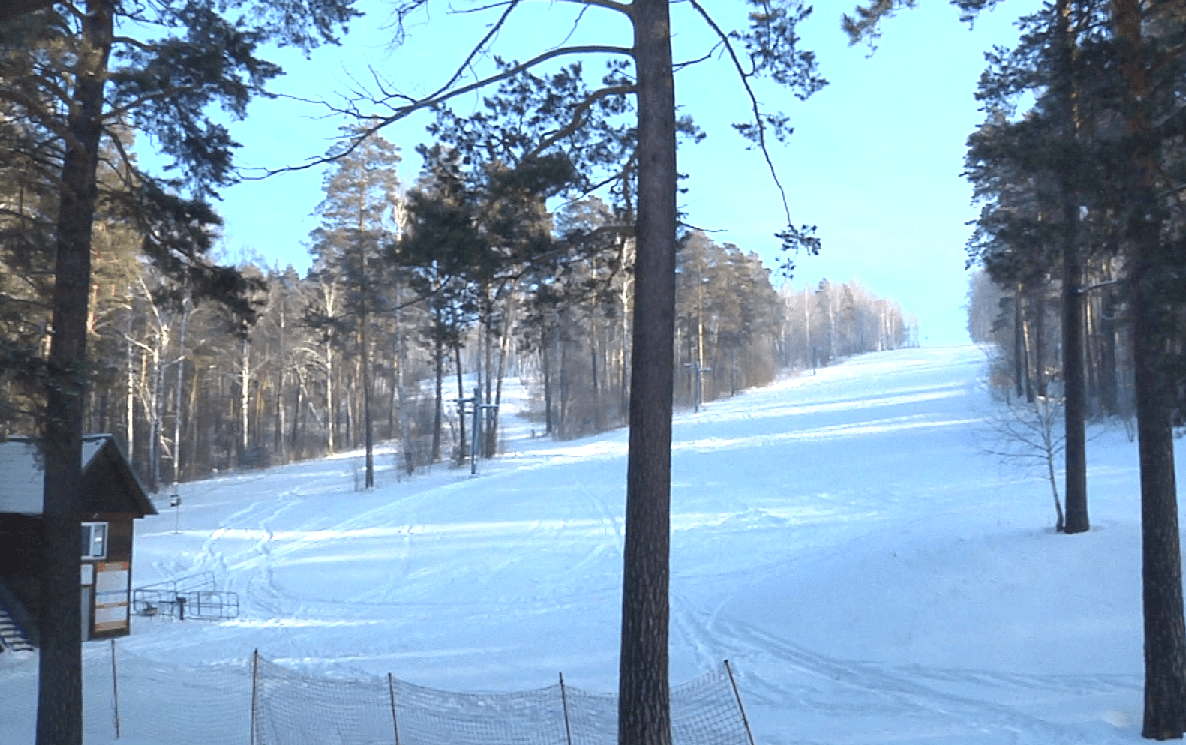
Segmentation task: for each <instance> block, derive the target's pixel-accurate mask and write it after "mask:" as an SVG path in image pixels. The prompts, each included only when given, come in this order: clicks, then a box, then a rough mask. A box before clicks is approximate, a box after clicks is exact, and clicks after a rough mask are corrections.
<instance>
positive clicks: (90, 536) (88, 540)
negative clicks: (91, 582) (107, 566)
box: [82, 523, 107, 559]
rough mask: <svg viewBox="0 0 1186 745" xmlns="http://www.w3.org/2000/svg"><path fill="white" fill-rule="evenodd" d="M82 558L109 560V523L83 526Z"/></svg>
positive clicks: (85, 524) (84, 524)
mask: <svg viewBox="0 0 1186 745" xmlns="http://www.w3.org/2000/svg"><path fill="white" fill-rule="evenodd" d="M82 558H84V559H106V558H107V523H83V524H82Z"/></svg>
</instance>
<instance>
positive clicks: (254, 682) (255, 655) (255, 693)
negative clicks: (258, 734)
mask: <svg viewBox="0 0 1186 745" xmlns="http://www.w3.org/2000/svg"><path fill="white" fill-rule="evenodd" d="M258 711H259V650H258V649H257V650H255V651H254V652H252V653H251V745H256V743H255V730H256V727H257V724H258V722H257V717H258V716H259V713H258Z"/></svg>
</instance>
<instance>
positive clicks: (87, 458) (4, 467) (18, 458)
mask: <svg viewBox="0 0 1186 745" xmlns="http://www.w3.org/2000/svg"><path fill="white" fill-rule="evenodd" d="M108 445H110V446H111V447H114V448H116V449H117V450H118V446H116V445H115V441H114V438H113V437H112V435H87V436H86V437H84V438H83V440H82V470H83V471H84V472H85V471H86V470H87V469H88V468H90V466H91V463H92V462H93V461H94V460H95V456H96V455H98V454H99V453H100V452H101V451H102V450H103V448H104V447H105V446H108ZM120 457H121V459H124V460H125V462H126V458H123V455H122V451H120ZM133 478H134V477H133ZM44 489H45V476H44V471H43V469H42V467H41V456H40V454H39V453H38V451H37V447H36V446H35V445H34V444H33V443H32V442H30V441H29V440H27V439H25V438H11V439H9V440H8V441H7V442H0V512H8V513H17V514H21V515H40V514H41V513H42V510H43V508H44V504H43V498H44ZM135 489H136V490H138V491H139V492H140V494H139V495H137V497H140V498H138V499H136V501H137V502H138V503H139V502H142V501H146V502H147V510H146V514H155V513H156V510H155V509H153V508H152V503H151V501H147V497H146V496H143V488H142V487H140V485H139V484H137V485H136V487H135Z"/></svg>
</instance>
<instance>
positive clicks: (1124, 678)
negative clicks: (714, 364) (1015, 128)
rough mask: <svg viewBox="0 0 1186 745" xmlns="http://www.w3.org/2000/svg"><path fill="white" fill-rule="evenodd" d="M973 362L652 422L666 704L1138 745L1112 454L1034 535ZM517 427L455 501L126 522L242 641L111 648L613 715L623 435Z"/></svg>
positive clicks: (449, 495)
mask: <svg viewBox="0 0 1186 745" xmlns="http://www.w3.org/2000/svg"><path fill="white" fill-rule="evenodd" d="M985 360H986V357H985V352H984V351H983V350H981V349H979V348H976V347H963V348H940V349H913V350H902V351H897V352H890V353H883V354H876V355H868V356H865V357H861V358H857V359H853V360H850V361H848V362H846V363H844V364H841V365H838V366H836V367H833V368H826V369H821V370H819V371H818V373H817V374H814V375H813V374H811V373H810V372H808V373H805V374H803V375H800V376H798V377H790V378H787V379H785V380H783V381H781V382H779V383H777V384H775V385H772V386H770V387H768V388H765V389H762V390H756V391H750V392H747V393H745V394H743V395H739V396H738V397H736V398H734V399H730V400H722V401H716V402H712V403H710V404H709V405H708V406H706V407H705V408H703V409H702V410H701V411H700V412H699V413H696V414H693V413H690V412H682V413H679V414H677V417H676V421H675V428H674V443H673V453H672V461H673V488H672V530H673V548H672V583H671V594H672V617H671V673H672V680H673V682H675V683H678V682H681V681H685V680H688V679H691V678H694V677H697V676H698V675H700V674H702V673H703V672H705V671H706V670H708V669H710V668H712V667H714V666H716V665H718V664H719V663H720V661H721V660H722V659H729V660H730V661H731V662H732V663H733V665H734V668H735V670H736V671H737V673H738V675H739V685H740V687H741V693H742V696H743V699H744V701H745V704H746V707H747V711H748V713H749V716H750V720H751V723H752V724H753V727H754V734H755V739H756V741H757V743H758V744H759V745H779V744H782V743H948V742H959V743H961V744H962V745H969V744H973V745H974V744H978V743H1043V744H1048V743H1080V742H1082V743H1088V742H1090V743H1103V742H1138V741H1139V740H1140V738H1139V724H1140V721H1139V719H1140V706H1141V678H1140V673H1141V636H1140V633H1141V632H1140V629H1141V626H1140V592H1139V556H1140V551H1139V524H1138V519H1139V505H1138V503H1137V496H1136V494H1137V491H1136V484H1137V480H1136V479H1137V474H1136V467H1135V445H1134V444H1132V443H1130V442H1129V441H1128V439H1127V437H1126V436H1125V433H1124V431H1123V429H1122V428H1118V429H1115V430H1103V431H1101V432H1099V433H1097V436H1096V438H1095V439H1093V440H1092V443H1091V445H1090V449H1089V464H1090V465H1091V475H1090V483H1089V488H1090V500H1091V511H1092V519H1093V525H1094V529H1093V531H1092V532H1091V533H1089V534H1086V535H1082V536H1077V537H1066V536H1060V535H1055V534H1053V533H1052V532H1050V529H1049V526H1050V525H1051V523H1052V519H1053V518H1052V512H1053V510H1052V507H1051V505H1050V495H1049V487H1048V485H1047V484H1046V483H1045V482H1043V481H1042V480H1041V478H1040V477H1036V476H1034V475H1031V474H1027V473H1024V472H1019V471H1017V470H1014V469H1012V468H1011V467H1009V466H1002V465H1001V464H1000V463H999V462H998V461H997V460H996V459H994V458H993V457H992V456H989V455H986V454H985V451H986V448H988V447H989V445H990V442H989V440H990V439H991V437H992V433H991V429H990V428H989V427H988V426H987V424H986V420H987V419H991V418H992V417H993V416H996V415H997V413H996V412H997V411H998V410H997V408H996V407H997V405H996V404H994V403H993V402H992V401H991V400H990V397H989V395H988V393H987V392H986V391H985V389H984V386H983V383H982V375H983V367H984V364H985ZM530 428H531V425H530V424H528V423H526V422H523V421H522V420H515V419H512V418H509V417H508V419H507V421H506V437H507V443H506V448H507V453H506V454H505V455H503V456H501V457H500V458H498V459H497V460H494V461H488V462H483V463H482V464H481V466H480V473H479V475H478V476H477V477H470V475H469V472H468V470H467V469H465V470H462V469H451V468H448V467H445V466H437V467H435V468H434V469H433V470H432V471H431V472H430V473H427V474H424V473H422V474H418V475H416V476H414V477H412V478H411V479H406V478H405V479H403V480H399V479H398V478H397V472H396V470H395V468H394V465H395V464H394V460H393V458H392V457H391V456H390V455H385V454H382V453H381V454H380V455H379V456H378V458H377V462H378V464H379V466H380V468H381V469H382V470H381V471H380V473H379V477H378V488H376V489H375V490H374V491H372V492H362V491H356V490H355V488H354V485H355V483H356V472H357V469H358V468H360V467H361V466H360V461H361V457H360V455H359V454H358V453H351V454H348V455H345V456H340V457H335V458H330V459H327V460H323V461H317V462H311V463H302V464H295V465H291V466H286V467H278V468H273V469H270V470H268V471H262V472H254V473H244V474H237V475H231V476H226V477H222V478H217V479H213V480H210V481H205V482H201V483H195V484H189V485H183V488H182V496H183V505H182V507H181V512H180V515H176V514H174V512H173V510H171V509H169V508H167V507H162V508H161V513H162V514H161V515H160V516H157V517H154V518H148V519H146V520H144V521H141V523H140V524H139V526H138V539H137V547H136V551H137V556H136V559H135V561H136V564H135V581H136V583H137V584H147V583H150V582H156V581H159V580H166V579H171V578H176V577H181V576H184V575H188V574H192V573H195V572H202V571H210V572H213V573H214V574H215V576H216V577H217V578H218V582H219V584H220V586H221V588H222V589H227V590H235V591H237V592H238V593H240V596H241V600H242V610H241V616H240V618H239V619H237V620H234V621H226V622H221V623H203V622H192V621H185V622H179V621H175V620H171V619H164V618H137V619H135V621H134V632H133V635H132V636H131V637H129V638H127V639H124V640H121V642H120V646H121V648H122V649H125V650H127V651H128V652H129V653H131V654H135V655H140V656H143V657H148V658H151V659H157V660H161V661H167V662H169V663H171V664H177V665H192V666H204V665H213V664H221V663H225V662H228V661H232V660H233V661H241V660H244V659H246V658H248V657H249V656H250V655H251V652H252V650H253V649H257V648H258V649H259V650H260V652H261V653H262V654H264V655H265V656H267V657H269V658H271V659H273V660H275V661H277V662H279V663H281V664H285V665H288V666H292V667H296V668H299V669H302V670H306V671H309V672H319V673H325V674H330V675H334V676H350V675H364V674H365V675H374V674H386V673H389V672H390V673H393V674H394V675H396V676H397V677H399V678H402V679H405V680H409V681H412V682H415V683H419V684H422V685H426V686H432V687H438V688H445V689H452V690H463V691H472V690H517V689H526V688H535V687H542V686H547V685H550V684H552V683H554V682H555V681H556V676H557V674H558V673H560V672H563V674H564V676H565V680H566V681H568V682H569V683H570V684H572V685H575V686H579V687H581V688H585V689H587V690H602V691H607V692H608V691H614V690H615V689H616V676H617V647H618V627H619V612H620V610H619V608H620V606H619V601H620V597H619V593H620V583H621V546H622V531H623V528H624V526H623V520H622V515H623V512H624V484H625V469H626V433H625V432H624V431H619V432H614V433H610V434H608V435H605V436H600V437H596V438H590V439H586V440H580V441H575V442H567V443H560V442H554V441H551V440H546V439H542V438H539V439H537V438H533V437H532V436H531V429H530ZM175 520H179V524H180V531H179V532H177V533H174V525H175ZM4 657H13V655H5V656H4ZM6 664H7V665H9V667H10V668H11V667H12V666H13V665H15V666H16V667H17V668H19V667H20V666H21V665H25V666H26V667H28V666H29V665H30V664H31V663H29V662H28V661H21V660H17V661H15V662H8V661H5V660H0V673H2V672H3V671H4V666H5V665H6ZM9 700H11V699H5V698H3V697H0V705H7V704H6V701H9ZM165 705H168V703H167V702H166V703H165ZM184 705H185V704H184V703H183V702H177V703H176V706H179V707H183V706H184ZM0 714H5V715H7V714H8V712H0ZM195 715H198V714H195ZM7 718H8V717H7V716H3V717H0V719H7ZM5 726H6V725H0V740H3V741H4V742H6V743H7V742H13V743H14V745H24V743H23V741H22V740H16V739H12V740H10V739H6V738H4V737H3V735H4V734H5V732H6V730H5V729H4V727H5ZM24 731H25V730H23V729H22V730H20V732H21V733H24ZM22 737H23V734H22ZM29 742H30V743H31V740H30V741H29ZM176 743H177V745H206V743H193V744H190V743H186V742H185V741H184V738H183V735H182V734H180V733H179V735H178V738H177V740H176ZM162 745H163V744H162Z"/></svg>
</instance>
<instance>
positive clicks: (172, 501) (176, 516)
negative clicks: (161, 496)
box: [169, 483, 181, 535]
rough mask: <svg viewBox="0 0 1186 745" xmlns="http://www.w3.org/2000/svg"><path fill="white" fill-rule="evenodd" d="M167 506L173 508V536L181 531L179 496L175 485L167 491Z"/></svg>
mask: <svg viewBox="0 0 1186 745" xmlns="http://www.w3.org/2000/svg"><path fill="white" fill-rule="evenodd" d="M169 506H170V507H172V508H173V535H177V533H178V532H180V530H181V495H180V494H178V493H177V484H176V483H174V484H173V488H172V489H170V490H169Z"/></svg>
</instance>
